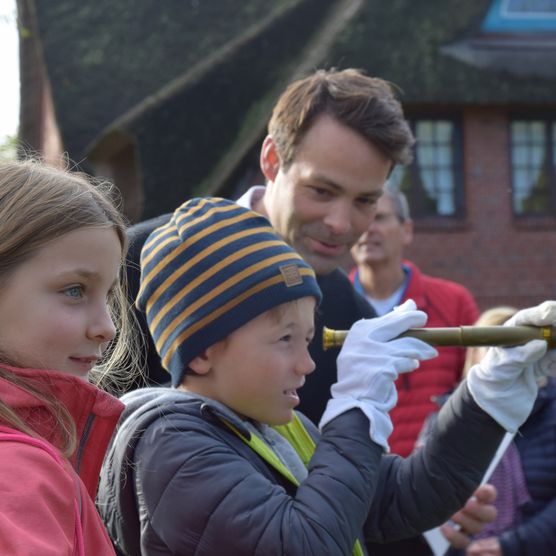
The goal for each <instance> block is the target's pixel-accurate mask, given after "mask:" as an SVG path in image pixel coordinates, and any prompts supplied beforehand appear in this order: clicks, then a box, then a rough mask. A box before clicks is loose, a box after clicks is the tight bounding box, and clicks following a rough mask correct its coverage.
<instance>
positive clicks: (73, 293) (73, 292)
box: [64, 286, 83, 299]
mask: <svg viewBox="0 0 556 556" xmlns="http://www.w3.org/2000/svg"><path fill="white" fill-rule="evenodd" d="M64 294H65V295H67V296H68V297H73V298H75V299H79V298H80V297H82V296H83V287H82V286H71V288H67V289H65V290H64Z"/></svg>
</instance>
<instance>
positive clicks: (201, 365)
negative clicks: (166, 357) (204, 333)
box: [187, 350, 211, 375]
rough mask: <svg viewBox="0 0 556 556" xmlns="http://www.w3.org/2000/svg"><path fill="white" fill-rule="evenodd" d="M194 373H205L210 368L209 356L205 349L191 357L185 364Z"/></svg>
mask: <svg viewBox="0 0 556 556" xmlns="http://www.w3.org/2000/svg"><path fill="white" fill-rule="evenodd" d="M187 366H188V367H189V368H190V369H191V370H192V371H193V372H194V373H195V374H196V375H206V374H208V372H209V371H210V369H211V364H210V357H209V354H208V353H207V350H205V351H203V352H202V353H200V354H199V355H197V357H195V358H193V359H192V360H191V361H190V362H189V365H187Z"/></svg>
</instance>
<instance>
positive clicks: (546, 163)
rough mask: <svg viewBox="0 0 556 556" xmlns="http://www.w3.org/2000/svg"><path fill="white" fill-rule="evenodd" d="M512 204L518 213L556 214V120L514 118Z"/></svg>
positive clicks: (515, 212) (511, 125)
mask: <svg viewBox="0 0 556 556" xmlns="http://www.w3.org/2000/svg"><path fill="white" fill-rule="evenodd" d="M510 140H511V161H512V205H513V211H514V214H516V215H552V216H554V215H555V213H556V121H555V120H554V119H541V118H539V119H514V120H512V121H511V124H510Z"/></svg>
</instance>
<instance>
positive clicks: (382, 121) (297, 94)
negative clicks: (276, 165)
mask: <svg viewBox="0 0 556 556" xmlns="http://www.w3.org/2000/svg"><path fill="white" fill-rule="evenodd" d="M321 114H327V115H329V116H331V117H332V118H334V119H335V120H337V121H338V122H340V123H342V124H343V125H345V126H347V127H349V128H350V129H353V130H354V131H356V132H357V133H359V134H360V135H361V136H363V137H364V138H365V139H367V140H368V141H369V142H370V143H371V144H372V145H374V146H375V147H377V148H378V149H380V150H381V151H382V152H383V153H384V154H385V155H386V156H387V157H388V158H389V159H390V160H391V161H392V163H393V166H394V165H395V164H407V163H409V162H411V158H412V151H411V148H412V146H413V144H414V142H415V139H414V137H413V134H412V133H411V129H410V128H409V125H408V123H407V121H406V120H405V118H404V114H403V110H402V107H401V104H400V102H399V101H398V100H397V99H396V98H395V97H394V91H393V87H392V86H391V85H390V83H388V82H387V81H384V80H383V79H379V78H377V77H369V76H367V75H365V74H364V73H362V72H361V71H360V70H356V69H346V70H342V71H336V70H318V71H316V72H315V73H313V74H312V75H310V76H308V77H305V78H304V79H300V80H298V81H295V82H294V83H292V84H291V85H290V86H289V87H288V88H287V89H286V90H285V91H284V93H283V94H282V96H281V97H280V98H279V99H278V102H277V103H276V106H275V107H274V110H273V112H272V117H271V119H270V122H269V124H268V133H269V135H270V136H271V137H272V138H273V140H274V143H275V145H276V148H277V151H278V155H279V156H280V161H281V163H282V164H283V165H284V166H286V167H287V166H288V165H289V164H290V163H291V162H292V161H293V159H294V157H295V150H296V147H297V145H299V143H300V141H301V139H302V138H303V136H304V134H305V133H306V132H307V130H308V129H309V128H310V127H311V125H312V124H313V122H314V120H315V118H317V117H318V116H320V115H321Z"/></svg>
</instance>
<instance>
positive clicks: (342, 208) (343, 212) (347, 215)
mask: <svg viewBox="0 0 556 556" xmlns="http://www.w3.org/2000/svg"><path fill="white" fill-rule="evenodd" d="M352 216H353V215H352V208H351V206H350V205H349V204H348V203H346V202H343V201H338V202H335V203H333V204H332V205H331V206H330V209H329V211H328V213H327V215H326V217H325V219H324V223H325V224H326V226H327V227H328V228H329V229H330V230H332V232H333V233H334V234H337V235H342V234H347V233H349V232H350V231H351V230H352V228H353V224H352Z"/></svg>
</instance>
